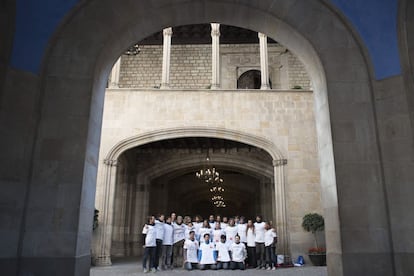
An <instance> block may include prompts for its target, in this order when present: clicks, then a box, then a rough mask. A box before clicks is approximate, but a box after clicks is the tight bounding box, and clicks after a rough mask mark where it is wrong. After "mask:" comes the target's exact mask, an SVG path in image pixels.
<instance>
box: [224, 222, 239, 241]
mask: <svg viewBox="0 0 414 276" xmlns="http://www.w3.org/2000/svg"><path fill="white" fill-rule="evenodd" d="M237 230H238V228H237V226H230V225H227V227H226V229H225V230H224V232H225V233H226V242H228V243H230V244H232V243H233V242H234V240H235V237H236V235H237Z"/></svg>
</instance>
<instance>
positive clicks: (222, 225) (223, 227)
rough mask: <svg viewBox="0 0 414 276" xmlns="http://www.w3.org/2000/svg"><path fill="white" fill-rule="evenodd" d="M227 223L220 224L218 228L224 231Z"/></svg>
mask: <svg viewBox="0 0 414 276" xmlns="http://www.w3.org/2000/svg"><path fill="white" fill-rule="evenodd" d="M227 225H228V224H227V223H225V222H222V223H220V227H221V229H223V230H226V227H227Z"/></svg>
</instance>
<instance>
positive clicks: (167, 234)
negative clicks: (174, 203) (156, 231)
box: [162, 223, 173, 245]
mask: <svg viewBox="0 0 414 276" xmlns="http://www.w3.org/2000/svg"><path fill="white" fill-rule="evenodd" d="M172 244H173V226H172V225H171V224H168V223H164V237H163V239H162V245H172Z"/></svg>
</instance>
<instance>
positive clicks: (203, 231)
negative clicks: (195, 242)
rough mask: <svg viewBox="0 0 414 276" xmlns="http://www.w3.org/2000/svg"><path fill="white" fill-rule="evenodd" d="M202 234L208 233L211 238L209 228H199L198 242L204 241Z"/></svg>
mask: <svg viewBox="0 0 414 276" xmlns="http://www.w3.org/2000/svg"><path fill="white" fill-rule="evenodd" d="M204 234H209V235H210V240H211V228H204V227H201V228H200V243H204Z"/></svg>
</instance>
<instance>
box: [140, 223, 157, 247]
mask: <svg viewBox="0 0 414 276" xmlns="http://www.w3.org/2000/svg"><path fill="white" fill-rule="evenodd" d="M142 234H146V236H145V247H155V246H156V245H157V243H156V232H155V227H154V226H152V225H149V224H145V225H144V228H143V229H142Z"/></svg>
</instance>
